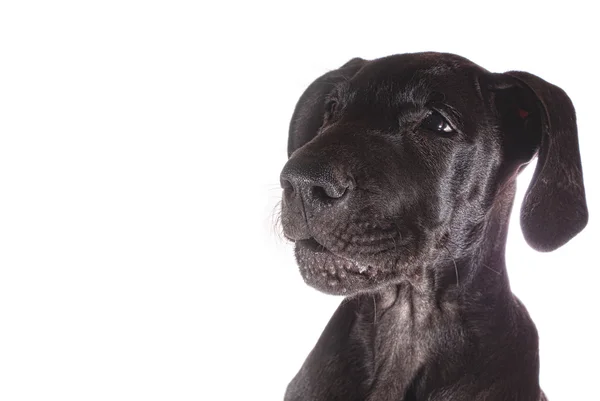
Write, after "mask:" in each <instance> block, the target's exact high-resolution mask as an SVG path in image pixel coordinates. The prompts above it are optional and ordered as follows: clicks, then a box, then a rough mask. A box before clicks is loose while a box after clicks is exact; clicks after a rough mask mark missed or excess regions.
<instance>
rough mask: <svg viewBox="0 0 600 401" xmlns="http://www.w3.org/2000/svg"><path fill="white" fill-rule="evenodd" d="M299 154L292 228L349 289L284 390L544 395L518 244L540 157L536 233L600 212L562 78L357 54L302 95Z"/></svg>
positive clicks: (338, 284) (574, 227)
mask: <svg viewBox="0 0 600 401" xmlns="http://www.w3.org/2000/svg"><path fill="white" fill-rule="evenodd" d="M288 156H289V160H288V162H287V163H286V165H285V166H284V168H283V171H282V172H281V185H282V188H283V200H282V211H281V212H282V215H281V217H282V218H281V222H282V225H283V230H284V234H285V236H286V238H287V239H289V240H290V241H293V242H294V244H295V256H296V261H297V263H298V266H299V270H300V273H301V275H302V278H303V279H304V281H305V282H306V283H307V284H308V285H310V286H313V287H314V288H316V289H318V290H320V291H323V292H326V293H330V294H337V295H344V296H346V298H345V299H344V301H343V302H342V304H341V305H340V307H339V309H338V311H337V312H336V314H335V315H334V316H333V318H332V320H331V321H330V323H329V325H328V326H327V327H326V329H325V332H324V333H323V335H322V336H321V339H320V340H319V341H318V342H317V345H316V347H315V349H314V350H313V352H311V354H310V355H309V356H308V358H307V360H306V362H305V363H304V365H303V367H302V369H301V370H300V372H299V373H298V374H297V376H296V377H295V378H294V380H293V381H292V382H291V383H290V385H289V386H288V391H287V393H286V399H289V400H338V399H339V400H430V401H433V400H484V399H485V400H540V399H543V398H542V397H543V393H542V392H541V390H540V388H539V383H538V369H539V367H538V357H537V353H538V345H537V332H536V329H535V326H534V324H533V323H532V322H531V319H530V318H529V316H528V314H527V312H526V310H525V308H524V307H523V306H522V305H521V303H520V302H519V301H518V299H516V298H515V297H514V295H512V293H511V291H510V286H509V282H508V278H507V277H506V267H505V264H504V248H505V244H506V234H507V229H508V219H509V216H510V211H511V207H512V202H513V199H514V194H515V180H516V177H517V175H518V173H519V172H520V171H521V170H522V169H523V168H524V167H525V166H526V165H527V164H528V163H529V162H530V161H531V160H532V159H533V158H535V157H536V156H537V157H538V162H537V167H536V170H535V172H534V176H533V179H532V182H531V183H530V185H529V188H528V190H527V194H526V196H525V199H524V201H523V206H522V210H521V227H522V230H523V233H524V236H525V239H526V240H527V242H528V243H529V244H530V245H531V246H532V247H533V248H535V249H537V250H540V251H552V250H554V249H556V248H558V247H560V246H562V245H563V244H565V243H566V242H567V241H569V240H570V239H571V238H573V237H574V236H575V235H576V234H577V233H579V232H580V231H581V230H582V229H583V228H584V227H585V225H586V223H587V207H586V202H585V192H584V187H583V176H582V169H581V161H580V156H579V147H578V140H577V128H576V122H575V111H574V109H573V106H572V104H571V101H570V99H569V98H568V96H567V95H566V94H565V92H564V91H562V90H561V89H560V88H558V87H556V86H554V85H552V84H550V83H548V82H546V81H544V80H543V79H541V78H539V77H537V76H535V75H533V74H529V73H526V72H519V71H511V72H507V73H502V74H498V73H491V72H489V71H487V70H485V69H483V68H481V67H479V66H477V65H476V64H474V63H472V62H470V61H468V60H466V59H464V58H462V57H459V56H456V55H451V54H441V53H416V54H403V55H396V56H390V57H386V58H381V59H376V60H371V61H367V60H363V59H360V58H356V59H352V60H350V61H349V62H347V63H346V64H344V65H343V66H342V67H340V68H339V69H337V70H334V71H330V72H328V73H327V74H325V75H323V76H322V77H320V78H318V79H317V80H315V81H314V82H313V83H312V84H311V85H310V86H309V87H308V88H307V89H306V91H305V92H304V94H303V95H302V96H301V98H300V100H299V101H298V104H297V106H296V110H295V111H294V114H293V116H292V121H291V123H290V130H289V141H288Z"/></svg>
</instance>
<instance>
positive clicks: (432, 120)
mask: <svg viewBox="0 0 600 401" xmlns="http://www.w3.org/2000/svg"><path fill="white" fill-rule="evenodd" d="M420 127H421V128H424V129H426V130H428V131H432V132H439V133H441V134H452V133H453V132H454V128H452V126H451V125H450V124H449V123H448V121H446V119H445V118H444V117H443V116H442V115H441V114H440V113H438V112H437V111H431V112H430V113H429V114H428V115H427V117H425V119H424V120H423V121H422V122H421V125H420Z"/></svg>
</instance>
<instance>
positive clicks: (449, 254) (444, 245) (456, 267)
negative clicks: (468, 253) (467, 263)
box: [442, 244, 460, 286]
mask: <svg viewBox="0 0 600 401" xmlns="http://www.w3.org/2000/svg"><path fill="white" fill-rule="evenodd" d="M442 246H443V247H444V249H445V250H446V252H448V256H450V259H452V263H454V272H455V273H456V286H458V285H459V284H460V283H459V280H458V266H457V265H456V260H454V257H453V256H452V254H451V253H450V250H449V249H448V247H447V246H446V244H443V245H442Z"/></svg>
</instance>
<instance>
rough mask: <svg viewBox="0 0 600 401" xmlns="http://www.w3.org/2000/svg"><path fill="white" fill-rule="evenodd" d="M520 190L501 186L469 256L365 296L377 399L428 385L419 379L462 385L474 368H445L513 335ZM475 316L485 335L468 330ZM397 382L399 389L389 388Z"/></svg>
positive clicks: (363, 318)
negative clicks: (509, 266) (509, 252)
mask: <svg viewBox="0 0 600 401" xmlns="http://www.w3.org/2000/svg"><path fill="white" fill-rule="evenodd" d="M514 193H515V185H514V181H511V182H509V183H508V184H507V185H505V187H503V188H502V189H501V196H497V197H496V201H495V203H494V205H493V206H492V209H491V210H490V212H489V213H488V215H487V216H486V219H485V221H484V222H483V227H484V229H483V230H481V236H480V238H478V242H477V241H476V243H477V246H476V247H474V248H473V249H472V251H471V252H470V254H469V255H468V256H467V257H462V258H459V259H458V258H457V259H452V260H450V261H447V258H444V259H445V261H444V262H441V263H440V264H439V265H435V266H429V267H423V268H422V270H421V272H420V274H418V275H417V277H418V279H411V280H407V281H404V282H401V283H399V284H397V285H394V286H390V287H387V288H384V289H382V290H380V291H379V292H377V293H374V294H370V295H369V294H365V295H361V296H360V300H359V301H358V303H357V304H356V305H357V310H356V312H357V315H358V318H357V327H362V328H361V329H360V330H366V328H367V327H369V329H370V333H371V335H372V346H373V348H372V358H373V369H374V370H375V371H376V372H377V373H376V374H374V376H373V377H374V378H375V379H374V382H373V383H371V389H372V390H371V394H372V396H373V397H372V399H378V398H377V397H378V396H377V394H379V393H381V394H390V393H397V394H398V396H399V397H401V396H402V395H403V394H407V392H410V391H416V388H417V387H419V386H421V387H423V386H426V384H425V383H423V382H422V380H420V379H419V376H420V375H421V376H423V375H424V376H426V377H427V380H429V381H432V380H433V381H436V380H437V379H434V378H438V377H441V376H445V377H446V378H449V377H453V375H456V380H459V377H460V375H462V374H464V372H465V371H466V370H467V368H468V367H467V366H459V365H458V362H457V363H456V364H454V365H452V366H450V365H448V366H442V367H441V366H439V365H438V363H439V362H440V361H442V360H444V361H468V360H469V358H468V357H465V355H467V354H470V353H473V352H475V351H474V349H473V348H472V343H473V342H475V343H477V342H481V341H486V342H490V343H492V344H493V343H494V341H496V340H497V342H498V343H499V344H501V343H502V339H501V338H499V337H501V336H502V335H500V336H499V335H498V333H503V330H506V329H505V327H506V326H507V321H510V320H511V319H512V318H513V316H512V308H513V307H514V305H515V304H514V298H513V296H512V293H511V291H510V286H509V282H508V277H507V272H506V266H505V258H504V249H505V244H506V237H507V232H508V219H509V217H510V212H511V209H512V202H513V198H514ZM482 311H484V313H485V316H482ZM471 319H474V320H477V322H478V326H477V327H478V329H477V330H478V331H479V332H478V333H470V332H469V329H468V327H466V326H468V322H469V321H470V320H471ZM503 328H504V329H503ZM481 337H485V338H481ZM450 344H451V346H450ZM495 346H497V345H495ZM493 347H494V346H492V348H491V349H493ZM442 355H443V357H442V358H440V356H442ZM461 363H464V362H461ZM433 366H435V368H431V369H429V371H428V370H427V369H428V367H433ZM399 371H401V372H404V373H403V375H402V377H403V378H405V380H404V382H402V381H399V380H398V378H397V377H396V376H394V372H399ZM408 372H411V373H412V374H407V373H408ZM392 377H393V378H394V379H393V380H392V379H391V378H392ZM386 378H390V380H386ZM392 384H393V386H394V388H390V387H389V386H390V385H392ZM411 388H412V390H411ZM385 399H387V398H385ZM398 399H402V398H398Z"/></svg>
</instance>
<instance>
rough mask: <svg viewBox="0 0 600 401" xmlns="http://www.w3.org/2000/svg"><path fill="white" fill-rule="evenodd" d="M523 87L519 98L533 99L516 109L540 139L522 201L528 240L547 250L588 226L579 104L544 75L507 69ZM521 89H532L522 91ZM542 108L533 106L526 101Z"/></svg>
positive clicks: (533, 245)
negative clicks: (578, 137)
mask: <svg viewBox="0 0 600 401" xmlns="http://www.w3.org/2000/svg"><path fill="white" fill-rule="evenodd" d="M499 75H504V76H505V77H506V76H510V77H512V78H514V80H515V81H516V85H517V87H520V88H521V89H520V90H519V92H520V93H521V95H519V97H520V99H521V100H520V101H521V102H522V101H523V99H528V100H527V101H526V103H528V104H527V105H526V106H525V107H524V108H521V107H519V108H518V109H517V114H518V115H519V117H520V118H521V119H523V120H526V119H527V118H528V117H529V114H531V117H534V118H535V116H539V118H538V119H537V121H535V122H533V123H532V124H525V126H526V127H527V128H529V129H533V130H536V131H538V132H534V133H531V134H532V136H533V137H535V138H537V139H538V140H539V150H538V162H537V166H536V169H535V172H534V175H533V178H532V180H531V183H530V184H529V188H528V189H527V192H526V194H525V199H524V200H523V204H522V207H521V229H522V231H523V235H524V236H525V239H526V241H527V242H528V243H529V245H530V246H531V247H532V248H534V249H536V250H538V251H542V252H548V251H553V250H555V249H557V248H559V247H560V246H562V245H564V244H566V243H567V242H568V241H569V240H570V239H571V238H573V237H574V236H575V235H577V234H578V233H579V232H580V231H581V230H583V228H584V227H585V226H586V224H587V221H588V210H587V205H586V200H585V189H584V186H583V174H582V168H581V157H580V155H579V144H578V139H577V124H576V119H575V109H574V107H573V104H572V103H571V100H570V99H569V97H568V96H567V94H566V93H565V92H564V91H563V90H562V89H560V88H559V87H557V86H554V85H552V84H550V83H548V82H546V81H544V80H543V79H541V78H539V77H537V76H535V75H533V74H529V73H527V72H521V71H510V72H507V73H505V74H499ZM522 91H526V92H528V93H526V94H523V92H522ZM532 105H535V106H534V107H536V108H537V110H528V109H527V107H531V106H532Z"/></svg>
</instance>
